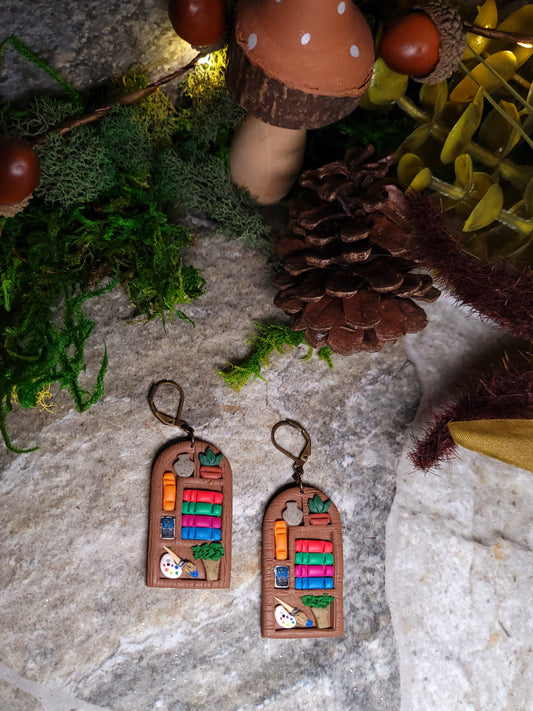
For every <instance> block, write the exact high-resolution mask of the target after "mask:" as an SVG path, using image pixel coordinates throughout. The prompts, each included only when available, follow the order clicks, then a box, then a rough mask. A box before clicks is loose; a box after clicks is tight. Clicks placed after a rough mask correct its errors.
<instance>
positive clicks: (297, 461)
mask: <svg viewBox="0 0 533 711" xmlns="http://www.w3.org/2000/svg"><path fill="white" fill-rule="evenodd" d="M286 425H288V426H289V427H294V429H297V430H298V432H300V433H301V434H302V435H303V437H304V440H305V443H304V446H303V449H302V451H301V452H300V454H298V455H295V454H292V453H291V452H289V451H288V450H287V449H285V448H284V447H282V446H281V445H280V444H278V442H277V441H276V437H275V434H276V432H277V430H278V429H279V428H280V427H284V426H286ZM271 438H272V444H273V445H274V447H276V449H278V450H279V451H280V452H282V453H283V454H285V456H287V457H289V459H292V460H293V462H294V463H293V465H292V469H293V475H292V477H293V479H294V480H295V481H296V483H297V484H298V487H299V489H300V493H302V494H303V491H304V487H303V484H302V477H303V473H304V464H305V463H306V462H307V460H308V459H309V456H310V455H311V438H310V437H309V434H308V433H307V430H306V429H305V427H303V426H302V425H301V424H300V423H299V422H296V421H295V420H281V422H277V423H276V424H275V425H274V427H273V428H272V433H271Z"/></svg>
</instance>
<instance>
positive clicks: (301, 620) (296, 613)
mask: <svg viewBox="0 0 533 711" xmlns="http://www.w3.org/2000/svg"><path fill="white" fill-rule="evenodd" d="M274 600H276V601H277V602H279V604H280V605H282V607H284V608H285V609H286V610H287V612H288V613H289V615H292V616H293V617H294V619H295V620H296V624H297V625H301V626H302V627H312V626H313V623H312V622H311V620H310V619H309V617H307V615H306V614H305V613H304V612H302V611H301V610H299V609H298V608H297V607H293V606H292V605H289V604H288V603H287V602H283V600H280V599H279V597H274Z"/></svg>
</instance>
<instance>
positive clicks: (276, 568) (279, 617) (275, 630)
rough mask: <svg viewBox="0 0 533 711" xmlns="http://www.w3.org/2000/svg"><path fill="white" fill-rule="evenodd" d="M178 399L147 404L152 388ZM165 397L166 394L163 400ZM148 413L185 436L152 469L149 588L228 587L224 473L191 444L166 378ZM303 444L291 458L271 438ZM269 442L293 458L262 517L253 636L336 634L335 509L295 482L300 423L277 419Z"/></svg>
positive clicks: (299, 473) (213, 453) (212, 452)
mask: <svg viewBox="0 0 533 711" xmlns="http://www.w3.org/2000/svg"><path fill="white" fill-rule="evenodd" d="M162 387H165V388H167V389H168V388H174V389H175V390H177V391H178V393H179V402H178V407H177V412H176V415H174V416H173V415H168V414H165V413H164V412H162V411H161V410H160V409H158V407H157V406H156V404H155V398H156V394H157V392H158V390H159V389H160V388H162ZM167 394H168V393H167ZM148 401H149V404H150V409H151V410H152V412H153V414H154V415H155V416H156V417H157V419H158V420H159V421H160V422H162V423H163V424H166V425H171V426H173V427H178V428H179V429H181V430H183V431H184V432H186V434H187V438H186V439H183V440H180V441H177V442H173V443H172V444H170V445H168V446H165V447H164V448H162V449H161V450H160V452H159V454H158V456H157V457H156V459H155V462H154V465H153V468H152V481H151V490H150V522H149V531H148V561H147V577H146V582H147V585H148V586H149V587H166V588H200V589H206V588H228V587H229V586H230V578H231V528H232V472H231V467H230V464H229V462H228V460H227V459H226V457H225V456H224V455H223V453H222V452H221V451H220V450H219V449H217V447H215V446H214V445H212V444H210V443H208V442H205V441H203V440H200V439H198V438H196V437H195V435H194V430H193V428H192V427H191V426H190V425H189V424H188V423H187V422H186V421H185V420H183V419H182V417H181V412H182V409H183V402H184V394H183V390H182V389H181V387H180V386H179V385H178V384H177V383H175V382H174V381H172V380H162V381H160V382H158V383H155V384H154V385H152V388H151V389H150V394H149V396H148ZM285 426H288V427H292V428H295V429H296V430H297V431H298V432H299V433H300V434H301V435H302V436H303V438H304V446H303V449H302V450H301V452H300V453H299V454H298V455H294V454H292V453H291V452H290V451H288V450H287V449H285V448H284V447H282V446H281V445H280V444H279V442H278V440H277V439H276V433H277V431H278V430H279V429H280V428H281V427H285ZM271 438H272V443H273V444H274V446H275V447H276V448H277V449H278V450H279V451H281V452H282V453H283V454H285V455H286V456H288V457H289V458H290V459H292V460H293V465H292V467H293V479H294V481H295V483H296V485H288V486H287V487H286V488H284V489H283V490H282V491H281V492H280V493H278V494H277V495H275V496H274V497H273V498H272V499H271V500H270V502H269V504H268V506H267V509H266V511H265V514H264V518H263V543H262V566H261V571H262V603H261V615H262V622H261V630H262V635H263V637H280V638H283V637H340V636H341V635H342V633H343V614H342V602H343V600H342V575H343V557H342V527H341V521H340V516H339V512H338V511H337V508H336V506H335V505H334V504H333V503H332V502H331V500H330V499H328V498H327V497H326V496H325V495H324V494H323V493H322V492H321V491H320V490H318V489H316V488H314V487H311V486H308V485H306V484H304V483H303V481H302V478H303V467H304V464H305V463H306V462H307V459H308V458H309V456H310V454H311V439H310V437H309V435H308V433H307V432H306V430H305V428H304V427H302V425H300V424H298V423H297V422H295V421H294V420H282V421H281V422H278V423H277V424H276V425H274V427H273V428H272V433H271Z"/></svg>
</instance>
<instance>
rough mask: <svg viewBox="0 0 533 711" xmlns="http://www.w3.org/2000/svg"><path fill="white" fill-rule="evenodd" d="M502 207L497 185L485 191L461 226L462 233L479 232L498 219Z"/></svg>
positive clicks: (500, 192)
mask: <svg viewBox="0 0 533 711" xmlns="http://www.w3.org/2000/svg"><path fill="white" fill-rule="evenodd" d="M502 207H503V191H502V189H501V188H500V186H499V185H498V184H497V183H494V184H493V185H491V186H490V188H489V189H488V190H487V192H486V193H485V195H484V196H483V197H482V198H481V200H480V201H479V202H478V204H477V205H476V206H475V208H474V209H473V210H472V212H471V213H470V215H469V216H468V219H467V220H466V222H465V223H464V225H463V232H475V231H476V230H481V229H483V228H484V227H487V225H490V223H491V222H494V220H495V219H496V218H497V217H498V215H499V214H500V212H501V211H502Z"/></svg>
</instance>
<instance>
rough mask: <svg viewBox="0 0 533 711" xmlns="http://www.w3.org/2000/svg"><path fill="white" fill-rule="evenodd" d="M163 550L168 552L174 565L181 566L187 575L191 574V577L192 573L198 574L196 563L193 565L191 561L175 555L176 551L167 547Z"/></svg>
mask: <svg viewBox="0 0 533 711" xmlns="http://www.w3.org/2000/svg"><path fill="white" fill-rule="evenodd" d="M163 548H164V549H165V550H166V552H167V553H168V554H169V556H170V557H171V558H172V560H173V561H174V563H177V564H178V565H180V566H181V567H182V568H183V570H184V571H185V572H186V573H189V575H190V574H191V573H194V572H198V571H197V569H196V566H195V565H194V563H191V561H190V560H185V559H184V558H180V557H179V555H177V554H176V553H174V551H173V550H172V549H171V548H167V547H166V546H163Z"/></svg>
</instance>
